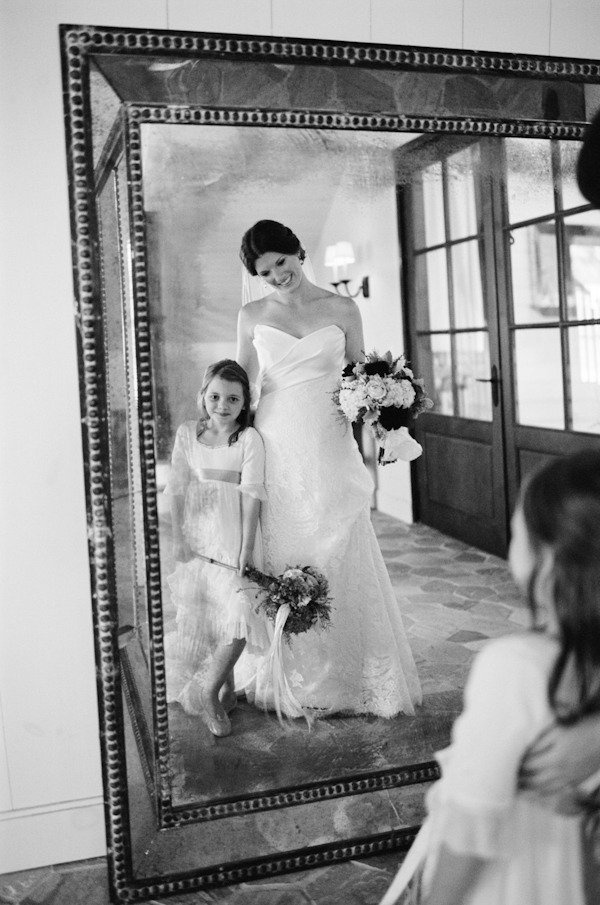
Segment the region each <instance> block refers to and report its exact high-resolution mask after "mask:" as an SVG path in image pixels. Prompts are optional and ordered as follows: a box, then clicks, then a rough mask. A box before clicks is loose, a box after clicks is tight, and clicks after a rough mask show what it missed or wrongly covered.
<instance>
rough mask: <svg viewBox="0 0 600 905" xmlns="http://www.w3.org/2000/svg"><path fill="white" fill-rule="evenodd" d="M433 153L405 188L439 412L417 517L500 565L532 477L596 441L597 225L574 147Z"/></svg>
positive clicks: (424, 420)
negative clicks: (520, 495)
mask: <svg viewBox="0 0 600 905" xmlns="http://www.w3.org/2000/svg"><path fill="white" fill-rule="evenodd" d="M424 145H425V146H426V147H425V149H424V150H425V152H426V153H425V156H426V159H427V162H426V164H425V165H424V166H420V167H419V169H418V171H417V170H415V171H413V172H412V173H411V178H410V180H409V181H408V184H407V185H405V186H403V187H402V188H399V211H400V234H401V241H402V251H403V255H402V257H403V288H404V294H405V302H406V304H405V310H406V312H407V326H408V334H409V348H410V355H411V358H412V361H413V365H414V370H415V371H416V372H418V373H419V374H420V375H422V376H423V377H424V378H425V380H426V385H427V388H428V390H429V392H430V395H432V397H433V399H434V403H435V408H434V409H433V411H432V412H431V413H427V414H426V415H422V416H421V417H420V418H419V419H418V421H417V422H416V435H417V438H418V439H419V441H420V442H421V443H422V445H423V449H424V453H423V456H422V457H421V459H419V460H418V462H417V463H416V465H415V482H414V484H415V486H414V490H415V502H416V509H417V517H418V518H419V519H420V520H421V521H424V522H425V523H427V524H430V525H433V526H434V527H437V528H439V529H440V530H441V531H443V532H445V533H447V534H450V535H451V536H454V537H458V538H461V539H463V540H465V541H467V542H468V543H471V544H473V545H475V546H477V547H480V548H482V549H485V550H489V551H490V552H494V553H498V554H500V555H503V554H504V553H505V552H506V548H507V541H508V523H509V515H510V512H511V510H512V508H513V506H514V502H515V499H516V495H517V492H518V487H519V484H520V481H521V479H522V477H523V475H524V474H525V473H526V472H527V471H528V470H529V469H531V468H532V467H534V466H535V465H537V464H538V463H539V462H541V461H543V460H544V459H547V458H548V457H550V456H555V455H563V454H565V453H567V452H570V451H574V450H576V449H580V448H583V447H585V446H589V445H594V444H598V442H599V441H600V214H599V213H598V212H597V211H594V210H592V209H591V208H590V205H588V204H586V203H585V199H584V198H582V196H581V195H580V194H579V192H578V190H577V186H576V180H575V162H576V155H577V152H578V149H579V145H578V144H577V143H573V142H559V141H551V140H547V139H542V140H526V139H502V140H500V139H491V138H487V139H481V140H473V141H469V140H467V141H465V140H464V139H461V140H460V142H459V140H457V139H454V138H442V139H441V140H436V139H434V140H433V141H432V140H425V141H424ZM415 159H416V156H415ZM421 159H422V156H421Z"/></svg>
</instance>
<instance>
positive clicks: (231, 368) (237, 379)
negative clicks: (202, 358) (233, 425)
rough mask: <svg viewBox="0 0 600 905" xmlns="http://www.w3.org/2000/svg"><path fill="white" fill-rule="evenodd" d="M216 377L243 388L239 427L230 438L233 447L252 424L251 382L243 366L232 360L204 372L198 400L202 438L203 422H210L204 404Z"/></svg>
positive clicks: (211, 366) (229, 359)
mask: <svg viewBox="0 0 600 905" xmlns="http://www.w3.org/2000/svg"><path fill="white" fill-rule="evenodd" d="M215 377H220V378H221V380H226V381H228V382H229V383H239V384H240V385H241V387H242V393H243V396H244V405H243V408H242V411H241V412H240V415H239V417H238V419H237V420H238V425H239V427H238V428H237V430H235V431H234V432H233V433H232V434H231V436H230V437H229V445H230V446H231V444H232V443H235V441H236V440H237V438H238V437H239V435H240V434H241V432H242V431H243V430H245V428H247V427H248V426H249V424H250V420H251V412H250V398H251V397H250V381H249V379H248V375H247V373H246V371H245V370H244V368H242V366H241V365H239V364H238V363H237V361H234V360H233V359H232V358H222V359H221V360H220V361H216V362H215V363H214V364H211V365H209V366H208V367H207V369H206V371H205V372H204V378H203V380H202V386H201V387H200V390H199V392H198V396H197V399H196V401H197V404H198V410H199V412H200V427H199V432H198V436H200V435H201V434H202V431H203V430H204V426H203V422H205V421H206V420H208V412H207V411H206V406H205V404H204V396H205V394H206V391H207V389H208V387H209V385H210V383H211V381H213V380H214V379H215Z"/></svg>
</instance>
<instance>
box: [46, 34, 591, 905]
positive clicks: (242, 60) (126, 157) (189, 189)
mask: <svg viewBox="0 0 600 905" xmlns="http://www.w3.org/2000/svg"><path fill="white" fill-rule="evenodd" d="M61 48H62V60H63V74H64V103H65V123H66V138H67V152H68V164H69V179H70V204H71V225H72V241H73V266H74V282H75V293H76V325H77V338H78V348H79V363H80V383H81V407H82V431H83V448H84V460H85V469H86V480H87V506H88V536H89V554H90V568H91V575H92V603H93V607H94V616H95V638H96V656H97V664H98V689H99V700H100V715H101V745H102V753H103V769H104V787H105V802H106V817H107V826H108V837H109V868H110V873H111V883H112V895H113V898H114V901H123V902H126V901H134V900H141V899H144V898H149V897H154V896H157V895H160V894H164V893H167V892H183V891H186V890H193V889H199V888H204V887H209V886H215V885H222V884H228V883H236V882H240V881H242V880H249V879H254V878H259V877H266V876H271V875H274V874H277V873H282V872H289V871H293V870H298V869H303V868H306V867H310V866H318V865H323V864H327V863H330V862H333V861H336V860H344V859H349V858H356V857H364V856H368V855H369V854H375V853H380V852H384V851H389V850H393V849H402V848H406V847H407V846H408V845H409V844H410V842H411V840H412V838H413V837H414V834H415V831H416V828H417V826H418V824H419V822H420V820H421V816H422V799H423V792H424V790H425V788H426V784H427V783H428V782H429V781H431V780H432V779H434V778H435V777H436V776H437V767H436V764H435V762H434V761H433V752H434V751H435V750H437V749H438V748H440V747H442V746H443V745H444V744H445V742H446V740H447V738H448V733H449V727H450V725H451V722H452V719H453V718H454V716H455V715H456V713H457V712H458V710H459V708H460V695H461V690H462V684H461V682H462V680H461V677H460V676H459V677H458V678H457V677H456V676H454V679H455V681H454V683H453V682H451V681H449V679H448V677H445V676H442V677H441V681H440V683H439V687H434V685H430V686H428V693H427V694H426V700H425V704H424V706H423V708H421V709H420V710H419V711H418V713H417V715H416V716H415V717H411V718H407V717H403V718H402V719H401V720H398V721H397V720H383V719H379V718H375V717H355V718H350V717H348V718H345V717H339V718H337V719H335V720H331V721H329V725H326V724H327V722H328V721H323V724H319V725H317V726H316V727H313V729H311V730H310V731H309V730H308V728H307V727H306V726H305V725H304V724H302V726H300V725H297V723H291V724H290V725H289V726H287V727H284V728H282V727H281V726H280V725H279V724H278V723H277V721H276V720H275V719H274V718H273V717H272V715H268V714H264V713H262V712H260V711H254V712H253V711H252V709H251V708H248V710H247V711H246V712H245V715H244V720H245V722H244V724H243V726H244V728H243V731H240V732H239V733H237V734H235V733H234V734H233V735H232V736H231V737H230V738H228V739H218V740H215V739H214V738H212V737H210V736H209V734H208V733H202V732H201V731H200V729H199V728H198V724H197V722H194V719H193V718H191V717H189V716H188V715H187V714H186V713H185V712H184V711H183V710H181V708H177V707H173V706H172V705H167V688H166V680H165V638H166V637H167V636H168V634H169V632H170V631H171V630H172V629H173V626H174V621H175V613H174V609H173V605H172V601H171V598H170V594H169V585H168V581H167V577H168V575H169V573H170V572H171V571H172V567H173V563H172V560H171V542H170V523H169V514H168V508H167V507H166V506H165V502H164V500H165V497H164V494H163V490H164V487H165V483H166V480H167V477H168V472H169V463H170V454H171V449H172V444H173V437H174V432H175V429H176V427H177V425H178V424H180V423H181V422H182V420H184V419H185V418H190V417H194V413H195V404H196V403H195V399H196V393H197V390H198V387H199V385H200V381H201V379H202V373H203V370H204V368H205V366H206V365H207V364H208V363H209V362H210V361H214V360H216V359H218V358H222V357H233V355H234V353H235V324H236V317H237V311H238V308H239V304H240V280H241V274H240V262H239V258H238V250H239V244H240V239H241V235H242V233H243V232H244V230H245V229H247V228H248V226H250V225H251V224H252V223H253V222H254V221H255V220H258V219H260V218H261V217H272V218H274V219H280V220H282V221H283V222H290V223H293V225H294V228H295V231H296V232H297V234H298V235H299V236H300V237H301V239H302V241H303V243H304V244H305V245H306V246H307V247H308V249H309V251H310V252H311V255H312V257H313V259H314V261H315V269H316V273H317V281H318V282H320V283H321V284H323V285H326V284H327V282H329V281H330V280H331V274H330V272H329V271H328V270H327V268H326V266H325V248H326V245H328V244H329V242H330V239H331V238H332V236H333V232H332V223H331V218H332V217H333V213H332V212H335V220H336V224H338V223H340V222H342V221H344V220H345V221H347V222H350V221H352V222H354V223H355V224H360V230H359V231H358V232H357V233H356V235H355V237H354V241H355V242H357V248H358V249H359V253H360V259H359V260H360V263H361V264H363V263H364V264H365V266H367V265H368V272H369V276H370V280H371V295H372V297H377V296H378V295H379V296H380V297H386V298H387V299H391V303H390V304H391V308H390V309H389V312H391V313H389V312H388V313H387V314H386V315H385V317H384V318H383V319H382V316H381V313H379V314H378V311H377V308H375V307H373V308H370V309H369V308H367V307H366V305H367V300H366V299H365V308H364V309H363V310H364V311H365V323H366V328H367V337H368V338H369V336H372V337H373V340H372V341H373V342H378V343H382V342H386V341H388V340H387V339H386V338H387V337H389V336H390V331H391V332H393V333H394V336H395V338H394V345H395V350H397V351H400V344H401V343H402V344H404V345H405V347H406V351H410V350H409V349H408V341H409V333H408V331H407V333H406V336H405V338H404V339H403V323H402V316H401V305H400V299H401V294H402V292H403V291H404V290H405V283H404V279H405V278H404V276H403V268H402V248H403V247H404V249H405V250H406V247H407V246H406V241H407V240H406V238H405V237H404V232H405V231H406V230H408V234H409V235H412V236H413V238H414V235H415V231H416V227H415V226H414V223H416V221H417V220H418V214H417V209H418V205H419V204H421V207H423V205H425V206H426V205H427V204H428V203H432V204H433V203H434V202H433V201H432V200H431V199H432V198H433V197H434V194H435V192H432V191H428V189H427V180H428V179H429V180H433V181H435V179H442V178H444V179H445V178H447V177H448V173H451V172H452V168H454V170H453V172H454V176H455V178H456V180H457V181H456V182H455V183H454V184H455V185H461V186H463V188H464V189H465V193H466V194H465V195H464V197H471V195H472V197H473V198H475V199H476V197H477V191H478V186H480V185H482V184H483V183H484V182H485V181H486V180H489V179H491V178H492V174H493V172H494V171H495V170H496V168H497V160H498V153H499V151H498V149H500V148H502V147H503V146H504V145H503V143H504V142H506V141H511V142H513V146H512V151H511V154H512V158H511V159H513V160H515V161H517V163H516V164H515V166H517V167H518V166H519V165H520V164H519V160H521V158H520V157H519V154H518V153H516V152H515V151H514V143H515V141H517V142H523V147H525V146H526V145H527V146H528V147H529V148H533V147H534V146H535V141H537V142H539V143H541V144H543V145H548V144H553V143H554V144H557V145H558V144H560V146H561V148H562V149H563V150H564V149H567V150H565V151H564V153H563V157H562V158H561V159H563V158H564V160H565V161H566V163H565V168H566V169H565V172H566V173H567V176H568V177H569V178H571V182H572V181H573V160H574V156H573V154H570V155H569V153H568V149H569V147H571V148H576V147H577V145H576V144H575V143H576V142H577V141H579V140H580V139H581V137H582V132H583V128H584V125H585V123H586V121H588V120H589V119H590V117H591V113H592V112H593V110H594V108H595V107H596V106H597V105H598V96H599V95H598V88H597V85H598V83H599V82H600V65H598V64H597V63H595V62H590V61H583V60H578V61H571V60H563V59H545V58H541V57H525V56H514V55H505V54H482V53H474V52H473V53H470V52H464V51H448V50H431V49H426V48H409V47H392V46H379V45H370V44H346V43H340V42H327V43H326V42H322V41H311V40H304V39H302V40H300V39H298V40H295V39H285V38H269V37H257V36H249V37H239V36H228V35H216V34H206V33H202V34H192V33H176V32H167V31H161V32H148V31H142V30H135V29H129V30H127V29H112V28H95V27H88V26H71V25H65V26H62V27H61ZM532 140H534V141H533V142H532ZM527 143H529V144H527ZM561 153H562V152H561ZM508 156H510V155H508ZM505 157H506V155H505ZM536 159H537V158H535V155H533V158H532V155H531V154H525V155H522V160H521V164H522V165H523V167H524V168H525V169H524V171H523V172H524V173H525V175H524V177H523V178H524V179H529V178H531V179H533V181H534V182H535V178H536V173H535V160H536ZM532 160H533V162H532ZM440 161H443V162H444V163H443V166H442V164H441V163H440ZM448 161H450V163H448ZM569 161H570V163H569ZM527 167H529V169H527ZM569 167H570V170H569ZM442 173H445V174H446V176H442V175H440V174H442ZM569 174H570V176H569ZM475 177H476V178H475ZM461 180H462V181H461ZM444 184H445V183H444ZM469 186H471V188H469ZM444 191H446V189H445V190H444ZM469 192H471V195H469ZM455 194H456V195H457V197H458V196H459V195H460V194H461V190H460V189H459V190H457V191H456V192H455ZM461 197H462V196H461ZM407 199H408V200H407ZM419 199H420V200H419ZM427 199H429V201H428V200H427ZM473 203H475V202H473ZM579 203H580V204H583V202H582V201H581V202H579ZM575 206H577V204H576V205H575ZM467 207H468V205H463V206H462V207H461V205H460V204H459V205H458V207H457V216H458V217H459V219H460V217H461V216H463V215H464V216H467V214H466V213H465V211H466V210H467ZM411 211H412V214H411ZM413 215H414V223H413V229H412V232H411V229H410V224H407V223H406V220H407V218H408V219H411V218H412V217H413ZM582 222H583V221H582ZM357 228H358V227H357ZM333 238H338V239H339V238H341V239H344V238H346V237H345V236H339V235H337V236H333ZM469 266H470V265H469ZM469 266H467V267H466V271H465V272H467V271H468V270H469ZM469 272H470V271H469ZM357 276H358V275H357ZM360 276H363V274H362V273H361V274H360ZM352 289H354V281H352ZM390 318H391V320H390ZM389 342H390V343H391V339H389ZM414 354H415V356H416V357H417V358H418V360H419V366H420V368H421V370H422V371H423V373H424V376H426V379H427V380H428V381H429V382H431V383H432V386H433V388H434V389H435V393H436V395H437V401H438V403H439V404H440V405H441V406H442V408H443V405H444V404H445V403H444V397H443V392H444V390H443V388H442V387H441V384H440V385H439V386H438V383H436V380H437V377H436V372H435V366H434V365H435V362H433V363H432V357H431V356H430V358H429V359H428V357H427V355H426V354H422V355H421V356H420V357H419V356H418V355H417V350H415V352H414ZM409 357H410V356H409ZM476 404H478V403H477V400H475V401H474V402H473V405H476ZM423 417H427V416H423ZM364 455H365V459H366V460H367V462H368V463H371V461H372V455H371V452H370V450H369V447H368V444H365V447H364ZM404 480H405V482H406V487H409V486H410V476H409V473H408V468H407V469H406V472H405V475H404ZM383 529H384V530H383V534H384V535H385V524H384V525H383ZM461 675H462V674H461Z"/></svg>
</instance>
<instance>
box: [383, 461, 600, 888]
mask: <svg viewBox="0 0 600 905" xmlns="http://www.w3.org/2000/svg"><path fill="white" fill-rule="evenodd" d="M509 563H510V566H511V570H512V573H513V576H514V578H515V580H516V582H517V584H518V585H519V586H520V588H521V589H522V590H523V591H524V593H525V594H526V596H527V601H528V603H529V608H530V610H531V615H532V627H531V629H530V630H529V631H527V632H525V633H523V634H518V635H509V636H505V637H502V638H498V639H495V640H493V641H491V642H489V643H488V644H487V645H486V646H485V647H484V648H483V650H482V651H481V652H480V653H479V655H478V656H477V658H476V660H475V663H474V666H473V669H472V671H471V674H470V676H469V680H468V683H467V688H466V691H465V708H464V712H463V714H462V715H461V716H460V717H459V719H458V720H457V722H456V723H455V726H454V729H453V733H452V743H451V745H450V747H449V748H447V749H446V750H444V751H441V752H440V753H439V754H438V759H439V762H440V765H441V768H442V778H441V780H440V781H439V782H437V783H436V784H435V785H434V786H433V787H432V788H431V790H430V791H429V793H428V798H427V806H428V817H427V819H426V821H425V823H424V824H423V827H422V828H421V830H420V832H419V834H418V836H417V838H416V840H415V842H414V843H413V846H412V848H411V849H410V851H409V853H408V855H407V856H406V859H405V861H404V864H403V865H402V866H401V868H400V871H399V872H398V874H397V876H396V879H395V880H394V882H393V883H392V886H391V887H390V889H389V890H388V893H387V894H386V895H385V896H384V898H383V900H382V902H381V905H392V903H395V902H402V903H407V902H419V903H420V905H441V903H443V905H458V903H461V905H463V903H464V905H548V903H552V905H583V903H584V902H585V901H586V900H589V901H590V902H592V901H594V902H596V901H600V899H598V898H597V887H596V894H590V888H591V885H592V884H593V883H596V882H597V879H598V878H597V876H596V874H594V873H593V872H592V871H590V873H589V874H586V871H585V870H584V867H585V866H586V864H587V866H592V859H589V860H588V861H586V859H585V857H584V854H583V853H584V851H585V848H584V847H583V846H582V840H585V839H586V835H587V833H586V832H585V831H589V826H590V824H589V823H588V821H587V820H585V818H584V816H583V815H584V814H585V813H586V812H587V813H588V814H589V813H590V812H593V811H594V810H595V811H596V814H597V813H598V807H599V803H598V792H597V787H598V783H599V782H600V775H599V774H596V775H595V776H592V777H591V778H589V779H588V780H586V781H585V782H584V783H583V785H581V786H579V787H575V788H572V789H570V790H569V800H568V801H566V800H564V799H563V800H562V801H561V800H559V799H557V800H555V801H550V802H548V801H545V802H544V801H542V799H540V798H539V797H533V796H532V794H531V793H528V792H526V791H522V790H521V789H520V788H519V787H518V777H519V769H520V765H521V762H522V759H523V757H524V755H525V754H526V752H527V749H528V748H529V747H530V746H531V745H532V743H534V742H535V740H536V738H537V737H539V736H540V734H541V733H543V732H544V731H545V730H546V729H547V728H548V727H549V726H551V725H552V724H553V723H556V722H558V723H559V724H563V725H569V724H573V723H579V721H581V720H583V718H584V717H585V716H586V715H588V714H594V713H598V712H599V711H600V451H598V450H594V451H591V450H590V451H588V452H583V453H579V454H576V455H574V456H570V457H567V458H564V459H558V460H556V461H553V462H551V463H550V464H548V465H546V466H544V467H543V468H542V469H541V470H540V471H538V472H537V473H536V474H534V475H533V477H531V478H530V479H529V480H527V481H526V483H525V486H524V489H523V491H522V494H521V499H520V502H519V505H518V506H517V509H516V512H515V514H514V516H513V522H512V540H511V545H510V554H509ZM571 731H572V732H574V729H573V730H571ZM594 790H595V795H592V794H591V793H592V791H594ZM574 804H575V805H579V806H578V807H574V806H573V805H574ZM544 805H545V806H544ZM582 824H583V829H584V832H583V833H582ZM598 867H599V865H596V868H598ZM584 881H585V882H584ZM584 886H585V891H584ZM586 892H587V896H588V897H589V899H586ZM590 896H591V897H590Z"/></svg>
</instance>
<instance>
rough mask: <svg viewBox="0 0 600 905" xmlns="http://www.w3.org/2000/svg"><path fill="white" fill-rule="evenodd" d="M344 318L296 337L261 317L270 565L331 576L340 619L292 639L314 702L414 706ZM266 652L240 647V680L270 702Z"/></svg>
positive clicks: (299, 685)
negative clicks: (348, 375)
mask: <svg viewBox="0 0 600 905" xmlns="http://www.w3.org/2000/svg"><path fill="white" fill-rule="evenodd" d="M345 345H346V341H345V335H344V333H343V332H342V330H341V329H340V328H339V327H337V326H336V325H333V324H331V325H329V326H327V327H323V328H321V329H319V330H315V331H314V332H313V333H310V334H309V335H308V336H306V337H304V338H300V339H297V338H296V337H294V336H291V335H290V334H288V333H285V332H283V331H281V330H279V329H276V328H274V327H270V326H266V325H258V326H257V327H256V328H255V332H254V346H255V348H256V351H257V354H258V361H259V365H260V376H259V383H260V400H259V404H258V409H257V413H256V420H255V426H256V428H257V430H258V431H259V433H260V434H261V436H262V438H263V441H264V444H265V465H266V468H265V487H266V491H267V500H266V503H263V505H262V508H261V528H262V537H263V547H264V563H265V571H268V572H270V573H271V574H279V573H281V572H282V571H283V570H284V569H285V568H286V567H287V566H295V565H301V566H304V565H311V566H315V567H316V568H317V569H319V570H321V571H322V572H323V573H324V574H325V576H326V578H327V579H328V581H329V586H330V592H331V596H332V598H333V600H332V614H331V616H332V618H331V625H330V626H329V628H327V629H325V630H319V629H311V630H309V631H308V632H306V633H304V634H302V635H296V636H294V637H293V639H292V641H291V645H289V646H288V645H285V650H284V660H285V671H286V676H287V679H288V682H289V683H290V685H291V688H292V691H293V694H294V695H295V697H296V699H297V700H298V701H299V703H301V704H302V705H303V706H305V707H310V708H315V709H317V710H321V711H325V712H349V713H373V714H378V715H380V716H384V717H391V716H394V715H395V714H397V713H399V712H400V711H403V712H404V713H410V714H412V713H414V706H415V704H419V703H420V702H421V687H420V683H419V679H418V677H417V670H416V667H415V663H414V660H413V656H412V652H411V650H410V647H409V644H408V641H407V639H406V635H405V632H404V627H403V624H402V617H401V615H400V606H399V604H398V601H397V599H396V596H395V594H394V591H393V588H392V585H391V583H390V579H389V576H388V573H387V570H386V568H385V564H384V562H383V558H382V555H381V551H380V549H379V545H378V543H377V539H376V537H375V533H374V531H373V526H372V524H371V518H370V503H371V498H372V494H373V482H372V480H371V477H370V475H369V473H368V471H367V469H366V467H365V465H364V463H363V461H362V458H361V455H360V452H359V450H358V447H357V445H356V442H355V440H354V437H353V434H352V430H351V428H350V426H349V424H348V423H347V422H345V421H344V419H343V418H342V416H341V415H340V414H339V413H338V411H337V409H336V407H335V405H334V403H333V400H332V395H331V394H332V392H333V389H334V387H335V385H336V383H337V380H338V379H339V376H340V374H341V371H342V368H343V367H344V354H345ZM258 664H259V661H257V659H256V658H255V657H251V656H250V655H246V654H243V655H242V658H241V660H240V661H239V662H238V665H237V666H236V676H237V679H236V684H237V685H238V686H240V687H242V686H244V685H246V691H247V694H248V696H249V697H250V699H251V700H255V701H256V703H257V704H259V705H260V706H265V707H270V708H272V706H273V701H272V695H271V689H270V688H269V685H268V682H266V681H263V678H262V677H263V676H264V673H265V672H266V671H264V670H263V671H262V672H259V674H258V678H256V670H257V665H258Z"/></svg>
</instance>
